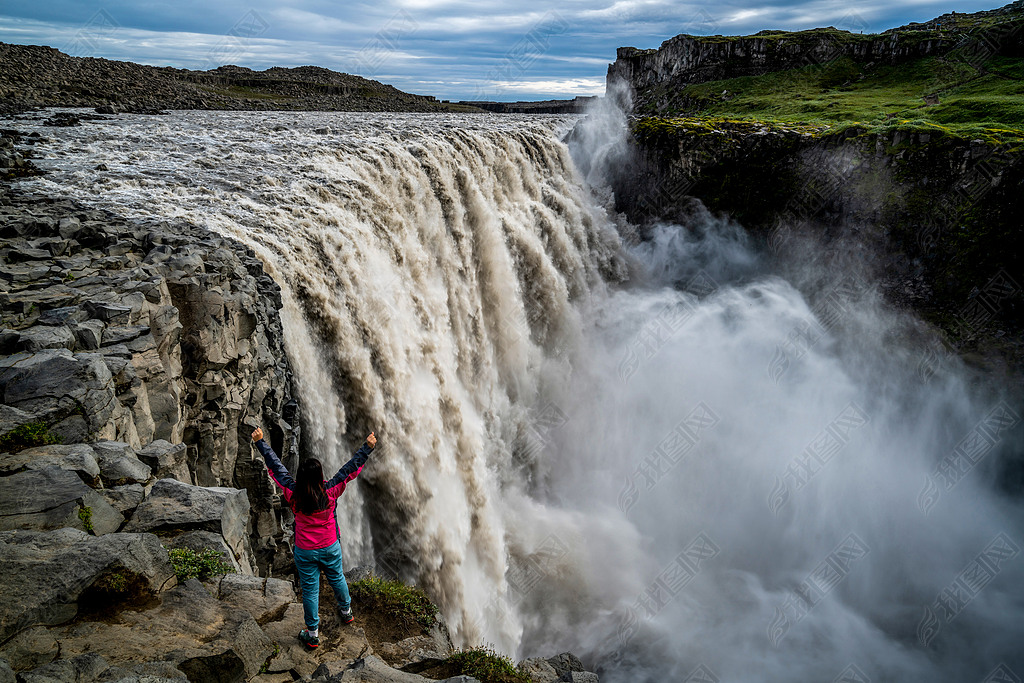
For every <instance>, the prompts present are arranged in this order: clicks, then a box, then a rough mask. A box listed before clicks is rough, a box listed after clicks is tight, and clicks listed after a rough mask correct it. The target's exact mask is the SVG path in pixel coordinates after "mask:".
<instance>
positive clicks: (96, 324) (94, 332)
mask: <svg viewBox="0 0 1024 683" xmlns="http://www.w3.org/2000/svg"><path fill="white" fill-rule="evenodd" d="M103 328H104V325H103V321H102V320H86V321H83V322H80V323H73V324H71V325H69V326H68V329H70V330H71V332H72V334H74V335H75V342H76V344H77V348H79V349H81V350H83V351H95V350H96V349H98V348H100V345H101V342H102V340H103Z"/></svg>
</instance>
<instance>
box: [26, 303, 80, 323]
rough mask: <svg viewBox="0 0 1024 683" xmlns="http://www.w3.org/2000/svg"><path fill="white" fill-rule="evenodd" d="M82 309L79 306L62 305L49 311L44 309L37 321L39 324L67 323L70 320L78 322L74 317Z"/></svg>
mask: <svg viewBox="0 0 1024 683" xmlns="http://www.w3.org/2000/svg"><path fill="white" fill-rule="evenodd" d="M80 310H81V309H79V308H78V306H62V307H61V308H51V309H50V310H48V311H44V312H43V313H41V314H40V315H39V319H38V320H36V323H37V324H39V325H66V324H68V323H69V322H77V321H76V320H75V319H74V317H75V314H76V313H79V312H80Z"/></svg>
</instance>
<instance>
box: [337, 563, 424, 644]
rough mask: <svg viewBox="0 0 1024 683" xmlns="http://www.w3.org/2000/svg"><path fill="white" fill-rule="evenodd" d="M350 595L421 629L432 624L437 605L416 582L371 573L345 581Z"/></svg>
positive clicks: (409, 625)
mask: <svg viewBox="0 0 1024 683" xmlns="http://www.w3.org/2000/svg"><path fill="white" fill-rule="evenodd" d="M349 590H350V591H351V593H352V597H353V599H358V600H360V601H361V602H363V603H364V604H365V605H367V606H368V607H369V609H371V610H374V611H377V612H381V613H386V614H388V615H389V616H391V617H392V618H393V619H394V620H395V621H397V622H399V623H401V624H402V625H403V626H405V627H412V626H413V625H414V624H418V625H419V627H420V628H422V629H423V631H424V632H427V631H428V630H429V629H430V627H431V626H433V625H434V622H435V620H436V615H437V606H436V605H434V603H432V602H431V601H430V598H428V597H427V594H426V593H424V592H423V590H422V589H420V588H418V587H416V586H407V585H405V584H404V583H402V582H401V581H389V580H387V579H382V578H380V577H376V576H371V577H370V578H368V579H361V580H359V581H353V582H352V583H351V584H349Z"/></svg>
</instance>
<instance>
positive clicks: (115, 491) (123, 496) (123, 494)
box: [96, 484, 146, 518]
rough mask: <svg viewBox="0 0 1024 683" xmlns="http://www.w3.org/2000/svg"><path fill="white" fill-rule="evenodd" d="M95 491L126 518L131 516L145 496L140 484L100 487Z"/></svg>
mask: <svg viewBox="0 0 1024 683" xmlns="http://www.w3.org/2000/svg"><path fill="white" fill-rule="evenodd" d="M96 493H98V494H100V495H101V496H103V499H104V500H105V501H107V502H108V503H110V506H111V507H113V508H114V509H115V510H117V511H118V512H120V513H121V514H122V515H124V516H125V517H126V518H127V517H131V515H132V513H133V512H135V508H137V507H139V503H141V502H142V499H143V498H145V497H146V490H145V489H144V488H142V484H125V485H124V486H115V487H113V488H109V489H100V490H99V491H97V492H96Z"/></svg>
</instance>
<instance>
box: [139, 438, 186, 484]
mask: <svg viewBox="0 0 1024 683" xmlns="http://www.w3.org/2000/svg"><path fill="white" fill-rule="evenodd" d="M138 455H139V460H141V461H142V462H144V463H145V464H147V465H149V467H150V469H152V470H153V474H154V475H155V476H156V477H157V478H158V479H166V478H168V477H170V478H172V479H177V480H178V481H180V482H184V483H186V484H190V483H192V475H191V474H190V473H189V469H188V461H187V459H186V458H187V454H186V448H185V444H183V443H179V444H172V443H170V442H168V441H164V440H163V439H157V440H156V441H154V442H153V443H151V444H149V445H148V446H146V447H145V448H143V449H142V450H141V451H139V454H138Z"/></svg>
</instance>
